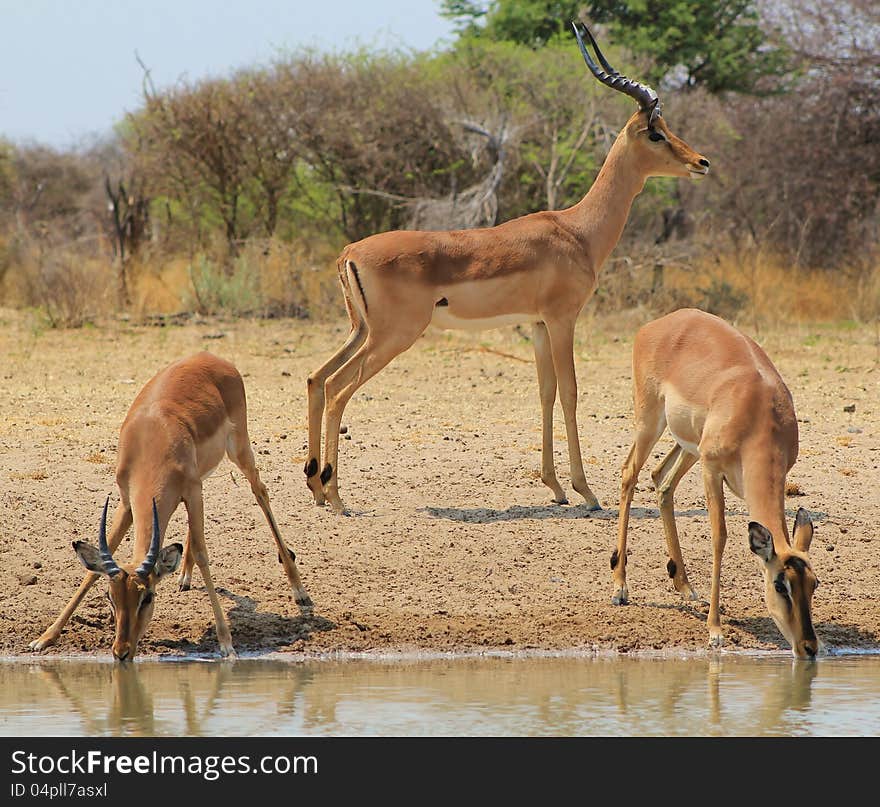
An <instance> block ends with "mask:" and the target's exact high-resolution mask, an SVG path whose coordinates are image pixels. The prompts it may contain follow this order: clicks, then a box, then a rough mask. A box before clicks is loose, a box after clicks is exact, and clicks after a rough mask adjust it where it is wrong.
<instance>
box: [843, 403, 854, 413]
mask: <svg viewBox="0 0 880 807" xmlns="http://www.w3.org/2000/svg"><path fill="white" fill-rule="evenodd" d="M843 411H844V412H855V411H856V405H855V404H847V405H846V406H844V407H843Z"/></svg>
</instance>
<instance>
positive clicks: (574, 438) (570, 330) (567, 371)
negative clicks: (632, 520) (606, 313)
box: [547, 319, 602, 510]
mask: <svg viewBox="0 0 880 807" xmlns="http://www.w3.org/2000/svg"><path fill="white" fill-rule="evenodd" d="M547 330H548V332H549V334H550V350H551V354H552V356H553V366H554V368H555V369H556V379H557V383H558V385H559V400H560V401H561V403H562V413H563V415H564V416H565V433H566V437H567V439H568V460H569V465H570V467H571V486H572V487H573V488H574V489H575V490H576V491H577V492H578V493H580V494H581V496H583V497H584V501H586V503H587V506H588V508H589V509H590V510H601V509H602V506H601V505H600V504H599V500H598V499H597V498H596V497H595V495H594V494H593V491H592V490H590V486H589V485H588V484H587V477H586V474H585V473H584V462H583V459H582V458H581V443H580V437H579V436H578V428H577V377H576V375H575V369H574V320H573V319H572V320H571V321H570V322H564V323H550V322H548V323H547Z"/></svg>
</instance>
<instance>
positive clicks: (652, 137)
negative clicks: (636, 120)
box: [648, 131, 666, 143]
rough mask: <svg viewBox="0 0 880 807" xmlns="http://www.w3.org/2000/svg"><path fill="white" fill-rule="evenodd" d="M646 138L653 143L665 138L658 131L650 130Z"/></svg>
mask: <svg viewBox="0 0 880 807" xmlns="http://www.w3.org/2000/svg"><path fill="white" fill-rule="evenodd" d="M648 140H651V141H653V142H654V143H657V142H659V141H660V140H666V138H665V137H663V135H662V134H660V132H655V131H650V132H648Z"/></svg>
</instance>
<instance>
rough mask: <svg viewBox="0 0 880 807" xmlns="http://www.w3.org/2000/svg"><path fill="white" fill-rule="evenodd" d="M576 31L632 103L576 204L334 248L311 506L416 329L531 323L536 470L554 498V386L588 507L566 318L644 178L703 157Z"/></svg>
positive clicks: (573, 315) (687, 171)
mask: <svg viewBox="0 0 880 807" xmlns="http://www.w3.org/2000/svg"><path fill="white" fill-rule="evenodd" d="M584 33H585V34H586V36H587V39H588V40H589V41H590V43H591V45H592V47H593V48H594V50H595V51H596V55H597V57H598V59H599V61H600V62H601V64H602V67H604V70H602V69H600V68H599V67H598V66H597V65H596V64H595V62H594V61H593V59H592V58H591V56H590V54H589V52H588V51H587V48H586V47H585V45H584V41H583V39H582V38H581V34H580V32H579V30H578V27H577V25H575V34H576V36H577V40H578V44H579V46H580V49H581V52H582V53H583V56H584V59H585V61H586V63H587V67H588V68H589V69H590V72H591V73H592V74H593V75H594V76H595V77H596V78H597V79H598V80H599V81H601V82H602V83H603V84H605V85H607V86H609V87H611V88H612V89H615V90H619V91H620V92H623V93H625V94H627V95H629V96H630V97H632V98H634V99H635V100H636V101H637V102H638V104H639V110H638V111H637V112H636V113H635V114H634V115H633V116H632V117H631V118H630V119H629V121H628V122H627V124H626V126H625V127H624V128H623V130H622V131H621V132H620V134H619V135H618V137H617V139H616V140H615V142H614V144H613V145H612V147H611V150H610V151H609V153H608V156H607V158H606V159H605V163H604V165H603V166H602V170H601V171H600V172H599V175H598V177H597V178H596V181H595V182H594V183H593V186H592V188H591V189H590V191H589V193H587V195H586V196H585V197H584V198H583V199H582V200H581V201H580V202H578V203H577V204H576V205H574V206H573V207H570V208H568V209H566V210H558V211H544V212H539V213H532V214H530V215H527V216H522V217H521V218H518V219H513V220H512V221H508V222H506V223H504V224H499V225H498V226H496V227H487V228H481V229H473V230H452V231H440V232H421V231H394V232H386V233H379V234H377V235H373V236H370V237H369V238H365V239H363V240H362V241H358V242H356V243H354V244H349V245H348V246H347V247H345V249H344V250H343V251H342V253H341V255H340V256H339V258H338V260H337V268H338V271H339V279H340V282H341V284H342V290H343V294H344V297H345V306H346V309H347V310H348V316H349V319H350V320H351V332H350V334H349V336H348V339H347V341H346V342H345V344H344V345H343V346H342V347H340V348H339V349H338V350H337V351H336V353H334V354H333V355H332V356H331V357H330V358H329V359H328V360H327V361H326V362H325V363H324V364H323V365H322V366H321V367H319V368H318V369H317V370H315V372H314V373H312V374H311V375H310V376H309V378H308V420H309V448H308V457H307V458H306V463H305V468H304V470H305V474H306V478H307V484H308V487H309V489H310V490H311V491H312V494H313V495H314V498H315V502H316V503H317V504H324V502H325V500H326V501H329V503H330V505H331V507H332V508H333V510H334V511H335V512H337V513H339V512H344V508H343V504H342V501H341V499H340V498H339V489H338V481H337V470H338V453H339V426H340V423H341V420H342V413H343V411H344V409H345V406H346V404H347V403H348V401H349V400H350V398H351V396H352V395H353V394H354V393H355V391H356V390H357V389H358V388H359V387H360V386H361V385H362V384H364V383H365V382H366V381H367V380H369V379H370V378H372V376H374V375H375V374H376V373H378V372H379V371H380V370H381V369H382V368H383V367H384V366H385V365H386V364H388V362H390V361H391V360H392V359H393V358H394V357H395V356H397V355H399V354H400V353H402V352H403V351H405V350H406V349H407V348H409V347H410V346H411V345H412V344H413V343H414V342H415V341H416V340H417V339H418V338H419V336H420V335H421V334H422V333H423V332H424V331H425V329H426V328H427V327H428V326H429V325H432V324H433V325H436V326H439V327H440V328H445V329H450V328H455V329H463V330H481V329H485V328H497V327H501V326H504V325H512V324H515V323H529V322H530V323H532V329H533V331H532V332H533V337H534V348H535V362H536V365H537V371H538V387H539V391H540V398H541V412H542V421H543V423H542V428H543V441H542V460H541V480H542V481H543V482H544V484H545V485H547V486H548V487H549V488H550V489H551V490H552V491H553V498H554V501H557V502H560V503H563V504H564V503H565V502H566V501H567V500H566V495H565V491H564V490H563V489H562V486H561V485H560V484H559V481H558V480H557V478H556V470H555V468H554V465H553V406H554V403H555V401H556V390H557V386H558V388H559V396H560V399H561V402H562V411H563V414H564V416H565V429H566V435H567V439H568V454H569V463H570V467H571V482H572V486H573V487H574V489H575V490H576V491H577V492H578V493H579V494H580V495H581V496H583V497H584V500H585V501H586V503H587V505H588V506H589V507H590V509H599V507H600V505H599V502H598V500H597V499H596V497H595V495H593V491H592V490H590V487H589V485H588V484H587V479H586V476H585V474H584V467H583V461H582V459H581V451H580V442H579V439H578V429H577V421H576V418H575V408H576V406H577V380H576V378H575V367H574V329H575V323H576V322H577V318H578V314H579V313H580V311H581V309H582V308H583V307H584V305H585V304H586V302H587V301H588V300H589V299H590V297H591V296H592V294H593V292H594V291H595V289H596V284H597V282H598V276H599V269H600V268H601V266H602V264H603V263H604V262H605V259H606V258H607V257H608V255H609V254H610V252H611V250H612V249H614V247H615V245H616V244H617V242H618V240H619V238H620V234H621V232H622V230H623V227H624V225H625V224H626V219H627V216H628V215H629V210H630V206H631V205H632V202H633V200H634V199H635V197H636V196H637V195H638V193H639V192H640V191H641V190H642V188H643V187H644V184H645V180H646V179H648V177H653V176H671V177H695V176H702V175H704V174H706V173H707V172H708V170H709V161H708V160H707V159H706V158H705V157H703V156H702V155H700V154H697V153H696V152H695V151H694V150H693V149H692V148H691V147H690V146H688V145H687V143H685V142H684V141H682V140H681V139H679V138H678V137H676V136H675V135H674V134H672V132H671V131H670V130H669V128H668V127H667V125H666V122H665V121H664V120H663V118H662V117H661V115H660V106H659V99H658V98H657V94H656V93H655V92H654V90H652V89H651V88H650V87H646V86H645V85H644V84H639V83H638V82H635V81H631V80H630V79H628V78H626V77H625V76H622V75H620V74H619V73H617V72H616V71H615V70H614V69H613V68H612V67H611V66H610V65H609V64H608V62H607V61H606V60H605V57H604V56H603V55H602V53H601V51H600V50H599V48H598V47H597V45H596V42H595V40H594V39H593V37H592V35H591V34H590V32H589V30H587V29H586V27H585V28H584ZM322 418H326V422H325V424H324V431H325V445H324V462H325V464H324V467H323V469H321V457H320V442H321V425H322V424H321V421H322Z"/></svg>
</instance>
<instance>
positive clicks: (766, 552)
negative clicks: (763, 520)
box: [749, 521, 776, 563]
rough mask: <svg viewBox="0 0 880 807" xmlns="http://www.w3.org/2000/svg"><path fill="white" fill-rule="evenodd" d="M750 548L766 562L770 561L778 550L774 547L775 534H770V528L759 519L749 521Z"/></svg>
mask: <svg viewBox="0 0 880 807" xmlns="http://www.w3.org/2000/svg"><path fill="white" fill-rule="evenodd" d="M749 548H750V549H751V550H752V552H754V553H755V554H756V555H757V556H758V557H759V558H760V559H761V560H763V561H764V563H769V562H770V561H771V560H773V557H774V556H775V554H776V551H775V550H774V549H773V536H772V535H771V534H770V530H768V529H767V528H766V527H765V526H764V525H763V524H759V523H758V522H757V521H750V522H749Z"/></svg>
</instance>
